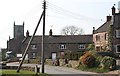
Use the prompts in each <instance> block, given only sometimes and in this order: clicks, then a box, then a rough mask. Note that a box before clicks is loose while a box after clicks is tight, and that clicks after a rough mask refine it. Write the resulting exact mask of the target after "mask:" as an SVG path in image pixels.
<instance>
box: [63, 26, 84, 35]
mask: <svg viewBox="0 0 120 76" xmlns="http://www.w3.org/2000/svg"><path fill="white" fill-rule="evenodd" d="M83 33H84V31H83V29H81V28H78V27H76V26H73V25H71V26H65V27H64V28H63V29H62V30H61V34H63V35H81V34H83Z"/></svg>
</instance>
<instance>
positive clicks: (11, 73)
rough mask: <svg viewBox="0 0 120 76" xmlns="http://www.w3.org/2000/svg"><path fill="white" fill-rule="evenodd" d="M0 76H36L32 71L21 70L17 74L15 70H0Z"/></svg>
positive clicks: (41, 75)
mask: <svg viewBox="0 0 120 76" xmlns="http://www.w3.org/2000/svg"><path fill="white" fill-rule="evenodd" d="M0 73H1V74H0V75H1V76H21V75H22V76H36V74H35V73H34V72H32V71H25V70H21V71H20V72H19V73H17V72H16V70H0ZM37 76H50V75H48V74H41V73H39V74H38V75H37Z"/></svg>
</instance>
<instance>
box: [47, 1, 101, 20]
mask: <svg viewBox="0 0 120 76" xmlns="http://www.w3.org/2000/svg"><path fill="white" fill-rule="evenodd" d="M47 4H48V10H50V11H52V12H55V13H57V14H60V15H63V16H66V17H70V18H74V19H77V20H78V19H79V20H86V21H100V19H95V18H90V17H87V16H83V15H80V14H77V13H74V12H71V11H69V10H66V9H64V8H62V7H59V6H57V5H54V4H52V3H50V2H47Z"/></svg>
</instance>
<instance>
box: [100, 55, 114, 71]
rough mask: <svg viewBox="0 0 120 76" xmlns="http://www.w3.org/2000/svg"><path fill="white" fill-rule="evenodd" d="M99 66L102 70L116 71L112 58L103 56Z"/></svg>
mask: <svg viewBox="0 0 120 76" xmlns="http://www.w3.org/2000/svg"><path fill="white" fill-rule="evenodd" d="M100 66H101V68H102V69H109V70H114V69H116V60H115V59H114V58H113V57H110V56H105V57H103V59H102V60H101V65H100Z"/></svg>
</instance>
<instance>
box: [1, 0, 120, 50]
mask: <svg viewBox="0 0 120 76" xmlns="http://www.w3.org/2000/svg"><path fill="white" fill-rule="evenodd" d="M118 1H119V0H47V10H46V35H48V34H49V29H51V28H52V29H53V35H60V31H61V29H62V28H63V27H64V26H68V25H75V26H77V27H80V28H82V29H83V30H84V32H85V34H91V33H92V28H93V27H95V28H96V29H97V28H98V27H99V26H101V25H102V24H103V23H104V22H105V21H106V16H107V15H111V8H112V6H113V5H114V4H116V5H115V7H116V8H118ZM42 2H43V0H0V26H1V27H0V47H2V48H6V47H7V40H8V39H9V36H10V37H11V38H13V22H14V21H15V23H16V24H17V25H21V24H22V23H23V21H24V22H25V28H24V30H25V33H26V31H27V30H29V32H30V35H32V34H33V31H34V29H35V27H36V25H37V22H38V20H39V17H40V15H41V13H42V11H43V9H42ZM41 34H42V22H41V24H40V27H39V29H38V31H37V34H36V35H41Z"/></svg>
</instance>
